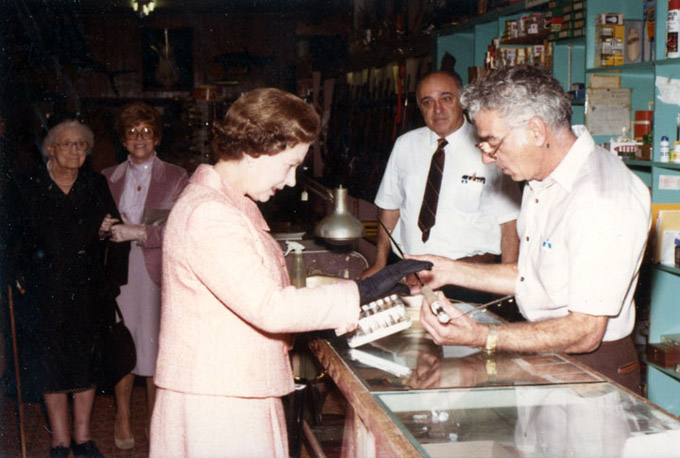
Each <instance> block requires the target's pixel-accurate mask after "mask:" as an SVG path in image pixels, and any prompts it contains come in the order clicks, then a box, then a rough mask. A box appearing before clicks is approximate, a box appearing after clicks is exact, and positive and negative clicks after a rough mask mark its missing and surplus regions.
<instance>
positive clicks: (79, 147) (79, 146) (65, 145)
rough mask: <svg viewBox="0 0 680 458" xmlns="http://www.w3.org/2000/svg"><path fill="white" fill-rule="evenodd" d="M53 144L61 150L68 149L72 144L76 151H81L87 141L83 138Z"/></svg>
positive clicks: (84, 148) (85, 147) (85, 146)
mask: <svg viewBox="0 0 680 458" xmlns="http://www.w3.org/2000/svg"><path fill="white" fill-rule="evenodd" d="M55 145H57V148H59V149H60V150H62V151H69V150H70V149H71V148H73V147H74V146H75V147H76V150H78V151H83V150H86V149H87V142H86V141H85V140H76V141H74V142H71V141H65V142H58V143H55Z"/></svg>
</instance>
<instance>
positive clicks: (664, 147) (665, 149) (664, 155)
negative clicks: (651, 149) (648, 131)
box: [659, 135, 671, 162]
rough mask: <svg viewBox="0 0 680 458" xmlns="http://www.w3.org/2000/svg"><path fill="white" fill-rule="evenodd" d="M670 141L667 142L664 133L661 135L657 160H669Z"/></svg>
mask: <svg viewBox="0 0 680 458" xmlns="http://www.w3.org/2000/svg"><path fill="white" fill-rule="evenodd" d="M670 146H671V145H670V143H669V142H668V137H666V136H665V135H664V136H663V137H661V143H660V144H659V162H670V160H671V154H670Z"/></svg>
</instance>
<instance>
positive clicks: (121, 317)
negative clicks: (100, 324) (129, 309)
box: [113, 300, 125, 323]
mask: <svg viewBox="0 0 680 458" xmlns="http://www.w3.org/2000/svg"><path fill="white" fill-rule="evenodd" d="M113 303H114V304H115V307H116V316H117V317H118V318H119V321H122V322H123V323H125V320H124V319H123V314H122V313H121V311H120V308H118V302H117V301H115V300H114V301H113Z"/></svg>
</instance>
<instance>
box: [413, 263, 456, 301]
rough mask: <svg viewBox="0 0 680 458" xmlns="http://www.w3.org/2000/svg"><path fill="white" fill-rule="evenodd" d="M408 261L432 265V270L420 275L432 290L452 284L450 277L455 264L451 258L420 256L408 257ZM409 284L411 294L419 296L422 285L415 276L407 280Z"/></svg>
mask: <svg viewBox="0 0 680 458" xmlns="http://www.w3.org/2000/svg"><path fill="white" fill-rule="evenodd" d="M406 258H407V259H416V260H418V261H429V262H431V263H432V269H431V270H427V271H423V272H420V273H418V276H419V277H420V279H421V280H422V281H423V283H425V284H426V285H429V286H430V287H431V288H432V289H437V288H439V287H441V286H444V285H448V284H451V283H452V282H451V281H449V279H448V276H449V273H450V271H451V270H452V268H453V265H454V262H455V261H453V260H451V259H449V258H445V257H443V256H434V255H420V256H409V255H407V256H406ZM406 282H407V284H408V285H409V286H411V293H412V294H417V293H419V292H420V285H419V284H418V282H417V281H416V279H415V276H410V277H408V278H407V281H406Z"/></svg>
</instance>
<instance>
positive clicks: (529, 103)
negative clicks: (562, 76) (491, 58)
mask: <svg viewBox="0 0 680 458" xmlns="http://www.w3.org/2000/svg"><path fill="white" fill-rule="evenodd" d="M461 105H462V106H463V108H465V109H467V111H468V114H469V116H470V118H471V119H473V120H474V119H475V116H477V114H478V113H479V112H480V111H487V110H495V111H497V112H498V113H499V114H500V116H501V117H502V118H503V119H504V120H505V121H506V123H507V124H508V127H510V128H516V127H519V126H522V125H524V124H525V123H526V122H527V121H529V120H530V119H531V118H533V117H534V116H538V117H540V118H541V119H543V121H545V122H546V123H547V124H548V125H549V126H550V127H552V128H555V129H565V128H566V129H569V128H570V126H571V102H570V101H569V99H568V98H567V95H566V94H565V93H564V90H563V89H562V86H561V85H560V83H559V82H558V81H557V80H556V79H555V78H554V77H553V76H552V75H550V74H549V73H548V72H546V71H544V70H541V69H539V68H536V67H532V66H528V65H519V66H516V67H508V68H504V69H500V70H496V71H493V72H491V73H489V74H488V75H486V76H484V77H482V78H480V79H479V80H477V81H475V82H474V83H471V84H469V85H468V86H466V87H465V89H464V90H463V93H462V94H461Z"/></svg>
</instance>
